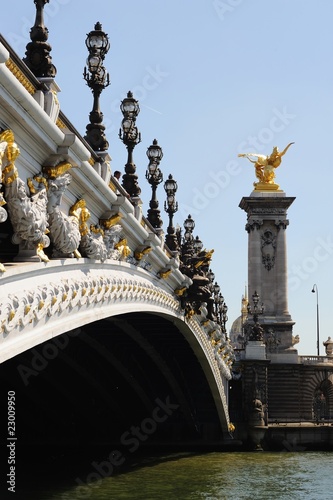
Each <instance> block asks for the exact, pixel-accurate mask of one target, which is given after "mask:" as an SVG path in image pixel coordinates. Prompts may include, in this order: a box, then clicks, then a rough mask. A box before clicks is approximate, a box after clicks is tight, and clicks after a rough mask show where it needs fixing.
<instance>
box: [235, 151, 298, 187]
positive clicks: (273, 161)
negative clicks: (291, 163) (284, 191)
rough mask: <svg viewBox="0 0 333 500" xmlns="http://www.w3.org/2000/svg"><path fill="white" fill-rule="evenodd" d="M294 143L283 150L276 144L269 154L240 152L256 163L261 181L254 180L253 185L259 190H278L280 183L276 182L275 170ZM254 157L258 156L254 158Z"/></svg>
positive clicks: (257, 174) (257, 173)
mask: <svg viewBox="0 0 333 500" xmlns="http://www.w3.org/2000/svg"><path fill="white" fill-rule="evenodd" d="M292 144H294V142H291V143H290V144H288V146H286V147H285V148H284V150H283V151H281V152H280V151H279V149H278V148H277V146H274V148H273V151H272V153H271V154H270V155H269V156H265V155H259V154H257V153H240V154H239V155H238V156H239V157H242V158H247V159H248V160H249V161H250V162H251V163H254V168H255V173H256V177H257V179H259V182H254V183H253V185H254V187H255V190H257V191H265V190H273V191H275V190H278V189H279V186H278V184H275V182H274V179H275V172H274V170H275V169H276V168H277V167H279V166H280V165H281V161H282V159H281V158H282V156H283V155H285V154H286V152H287V151H288V149H289V148H290V146H291V145H292ZM253 158H256V160H254V159H253Z"/></svg>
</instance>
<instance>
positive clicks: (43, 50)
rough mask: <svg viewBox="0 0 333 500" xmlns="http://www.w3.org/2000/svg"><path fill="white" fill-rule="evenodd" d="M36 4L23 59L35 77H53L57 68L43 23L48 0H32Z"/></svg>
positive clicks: (47, 32)
mask: <svg viewBox="0 0 333 500" xmlns="http://www.w3.org/2000/svg"><path fill="white" fill-rule="evenodd" d="M34 2H35V5H36V19H35V24H34V26H33V27H32V28H31V30H30V39H31V42H29V43H28V44H27V47H26V53H25V55H26V57H25V58H24V59H23V61H24V62H25V64H26V65H27V66H28V68H29V69H30V71H31V72H32V73H33V74H34V75H35V76H36V77H37V78H54V77H55V75H56V73H57V70H56V67H55V66H54V65H53V64H52V57H51V56H50V52H51V50H52V48H51V45H50V44H49V43H47V39H48V36H49V30H48V29H47V28H46V27H45V25H44V7H45V4H47V3H49V0H34Z"/></svg>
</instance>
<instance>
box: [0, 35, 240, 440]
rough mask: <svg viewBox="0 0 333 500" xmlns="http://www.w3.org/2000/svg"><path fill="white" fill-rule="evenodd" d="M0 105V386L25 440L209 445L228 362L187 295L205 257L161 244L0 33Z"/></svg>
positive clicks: (223, 419)
mask: <svg viewBox="0 0 333 500" xmlns="http://www.w3.org/2000/svg"><path fill="white" fill-rule="evenodd" d="M0 105H1V115H0V125H1V129H2V132H1V134H0V158H1V170H2V190H1V193H0V195H1V199H0V205H1V207H0V220H1V224H0V238H1V246H0V259H1V262H2V264H1V272H0V274H1V275H0V322H1V348H0V362H1V365H0V380H1V381H2V382H3V383H6V387H7V386H8V384H9V385H10V389H11V390H14V391H15V392H16V394H17V399H18V401H21V402H20V404H21V405H22V407H24V408H26V409H27V412H28V413H25V412H24V411H23V410H22V412H20V414H21V417H20V419H21V422H20V425H21V430H22V432H23V431H24V435H25V441H26V442H27V444H29V440H31V441H33V442H36V441H37V442H40V443H41V444H42V443H45V442H47V441H48V440H49V441H52V442H59V441H62V440H67V442H73V443H76V442H81V441H82V439H84V440H87V441H91V442H94V443H96V442H103V443H105V442H110V443H113V442H117V441H119V437H120V436H124V435H125V437H124V438H123V441H122V444H123V445H124V444H125V443H124V441H126V443H127V444H129V443H130V442H132V445H133V446H134V441H133V439H134V438H133V436H132V437H131V433H132V432H134V431H132V429H133V428H135V429H136V428H137V427H133V426H135V425H137V424H139V427H140V425H141V434H140V437H139V438H138V437H137V438H136V439H139V440H140V442H145V441H146V439H147V437H148V436H149V438H150V439H149V442H150V443H153V442H154V441H158V442H162V441H163V442H165V443H170V441H171V440H174V441H178V442H201V443H204V444H207V443H217V442H221V443H222V442H223V441H224V440H225V438H226V437H229V430H230V422H229V416H228V405H227V385H228V380H229V379H230V378H231V366H232V362H233V360H234V356H233V351H232V348H231V346H230V342H229V340H228V338H227V337H226V333H225V328H224V326H223V324H221V321H218V318H217V317H216V316H214V315H212V314H211V311H210V310H209V303H210V301H211V298H209V297H208V301H207V290H206V292H205V293H204V294H202V293H200V291H201V288H200V286H197V287H195V288H194V289H193V286H194V285H193V284H194V282H195V279H194V276H193V273H195V272H199V271H200V272H201V274H200V279H202V277H203V276H204V277H205V276H206V275H205V272H204V271H203V270H202V269H203V268H204V266H206V267H207V265H208V264H210V260H211V254H212V252H207V251H201V253H198V254H197V255H194V257H195V258H196V259H195V260H194V261H193V262H194V263H195V264H194V265H192V264H193V262H192V261H191V262H192V264H191V262H190V261H189V260H188V254H187V257H186V258H187V260H186V262H185V258H183V257H182V252H181V249H179V250H178V251H174V250H173V251H171V250H170V248H168V246H167V245H166V243H165V238H164V235H163V233H162V232H161V231H160V230H157V229H155V228H154V227H152V225H151V224H150V223H149V222H148V220H147V219H146V218H145V217H144V216H143V215H142V209H141V200H140V199H139V197H129V196H128V195H127V193H126V192H125V191H124V189H123V188H122V187H121V186H120V185H119V184H118V182H117V180H116V179H115V178H114V177H113V176H112V175H111V169H110V157H109V156H108V154H107V153H105V152H103V153H97V152H96V151H94V150H93V149H92V148H91V147H90V146H89V144H88V143H87V142H86V141H85V140H84V139H83V138H82V137H81V136H80V134H79V133H78V132H77V130H76V129H75V128H74V127H73V125H72V124H71V123H70V122H69V120H68V119H67V117H66V116H65V115H64V114H63V113H62V112H61V110H60V105H59V100H58V96H57V86H56V83H55V81H54V79H52V78H44V79H43V78H39V79H38V78H36V77H34V76H33V74H32V73H31V72H30V71H28V69H27V67H26V66H25V64H24V63H23V62H22V61H21V60H19V59H18V57H17V56H16V54H15V53H14V52H13V51H12V50H11V48H10V47H9V46H8V45H7V43H6V41H5V40H4V39H2V38H1V39H0ZM187 243H188V242H187ZM184 245H185V243H184ZM187 250H188V249H187ZM192 257H193V255H192ZM189 268H191V269H192V271H191V272H187V271H188V270H189ZM186 270H187V271H186ZM206 281H207V280H206ZM191 290H192V291H191ZM163 412H164V413H163ZM24 414H25V415H26V416H25V417H24V416H23V415H24ZM27 415H29V417H27ZM129 429H130V430H131V432H130V431H129ZM142 429H143V430H142ZM126 432H128V433H129V435H128V436H127V434H126ZM138 432H139V431H138ZM124 433H125V434H124ZM128 437H129V438H130V439H132V441H130V439H127V438H128Z"/></svg>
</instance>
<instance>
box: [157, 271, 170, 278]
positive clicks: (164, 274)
mask: <svg viewBox="0 0 333 500" xmlns="http://www.w3.org/2000/svg"><path fill="white" fill-rule="evenodd" d="M171 273H172V269H165V270H161V271H159V273H158V275H159V276H160V278H162V279H166V278H167V277H168V276H169V275H170V274H171Z"/></svg>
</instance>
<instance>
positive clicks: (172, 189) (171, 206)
mask: <svg viewBox="0 0 333 500" xmlns="http://www.w3.org/2000/svg"><path fill="white" fill-rule="evenodd" d="M177 189H178V186H177V182H176V181H175V180H174V179H173V177H172V175H171V174H170V175H169V177H168V178H167V180H166V181H165V183H164V190H165V192H166V195H167V199H166V201H165V202H164V210H165V211H166V213H167V214H168V215H169V225H168V229H167V235H166V237H165V243H166V244H167V246H168V248H169V249H170V250H171V251H172V252H177V251H178V250H179V243H178V238H177V234H176V230H175V228H174V225H173V216H174V215H175V213H176V212H177V210H178V203H177V201H176V196H175V195H176V191H177Z"/></svg>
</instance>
